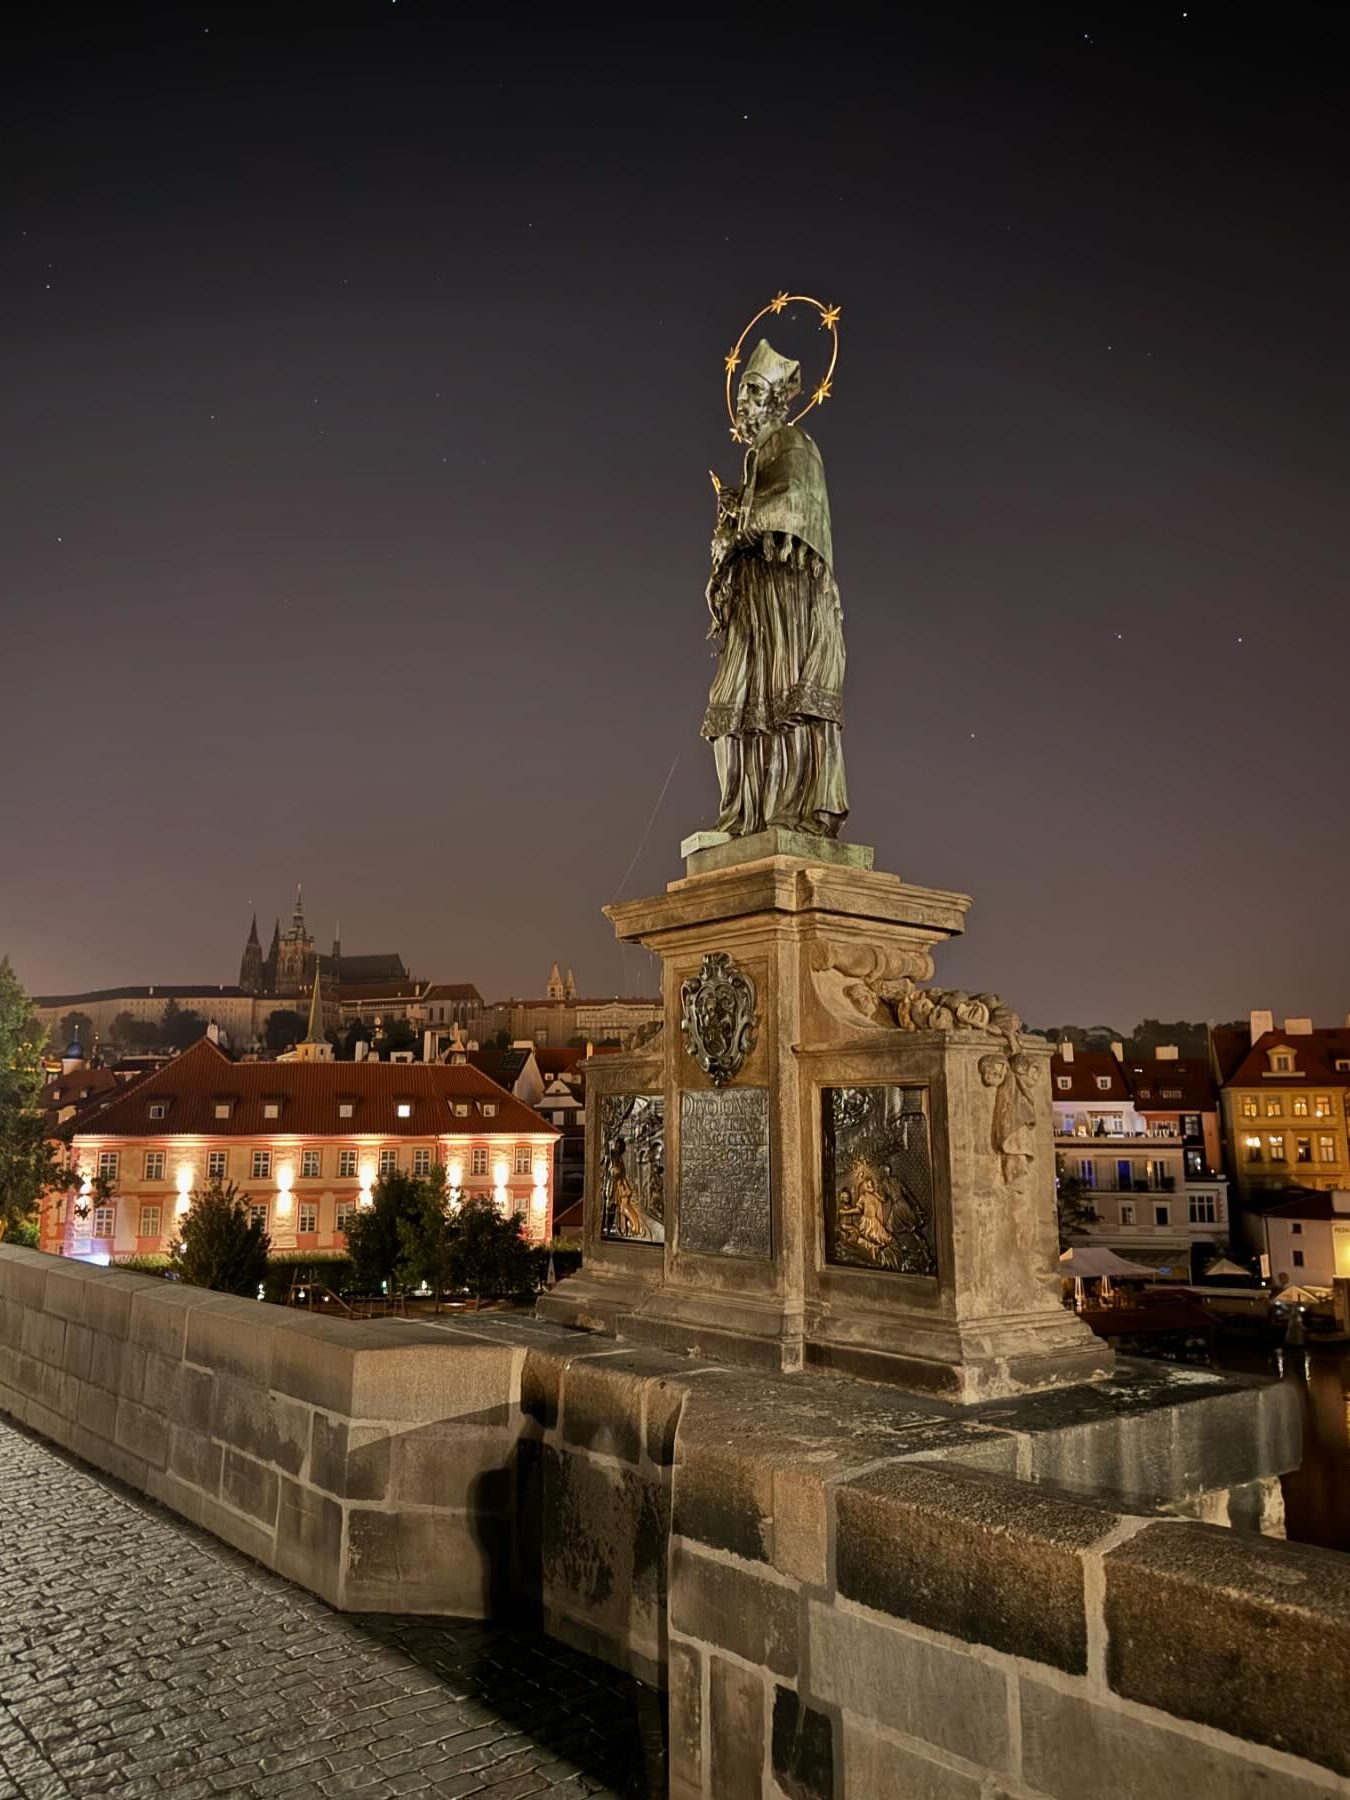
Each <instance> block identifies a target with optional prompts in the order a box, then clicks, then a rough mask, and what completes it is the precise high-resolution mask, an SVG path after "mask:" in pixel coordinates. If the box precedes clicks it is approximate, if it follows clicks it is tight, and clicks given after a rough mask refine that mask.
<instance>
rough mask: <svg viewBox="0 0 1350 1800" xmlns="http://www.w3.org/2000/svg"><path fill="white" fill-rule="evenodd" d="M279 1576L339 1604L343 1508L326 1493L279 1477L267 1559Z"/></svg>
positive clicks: (335, 1604) (333, 1603)
mask: <svg viewBox="0 0 1350 1800" xmlns="http://www.w3.org/2000/svg"><path fill="white" fill-rule="evenodd" d="M266 1560H268V1561H269V1562H270V1566H271V1567H272V1568H274V1569H275V1570H276V1571H277V1573H278V1574H279V1575H284V1576H286V1578H287V1579H288V1580H290V1581H298V1582H299V1583H300V1585H301V1587H307V1588H309V1590H310V1591H311V1593H315V1594H321V1595H322V1596H323V1597H324V1599H325V1600H327V1601H328V1602H329V1603H330V1605H334V1606H337V1605H340V1604H341V1603H342V1601H341V1591H342V1508H341V1506H340V1505H339V1504H338V1502H337V1501H336V1500H332V1499H330V1498H329V1497H328V1495H327V1494H320V1493H316V1492H315V1490H314V1489H313V1488H310V1487H305V1486H303V1485H302V1484H301V1483H300V1482H298V1481H292V1480H291V1478H290V1477H289V1476H288V1475H283V1476H282V1478H281V1497H280V1505H279V1507H278V1510H277V1527H276V1555H275V1560H272V1559H271V1557H270V1556H269V1558H268V1559H266Z"/></svg>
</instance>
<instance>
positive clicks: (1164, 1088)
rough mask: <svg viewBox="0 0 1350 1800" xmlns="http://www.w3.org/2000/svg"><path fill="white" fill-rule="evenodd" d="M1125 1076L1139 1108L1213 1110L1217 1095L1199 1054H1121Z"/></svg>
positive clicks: (1182, 1110)
mask: <svg viewBox="0 0 1350 1800" xmlns="http://www.w3.org/2000/svg"><path fill="white" fill-rule="evenodd" d="M1124 1067H1125V1079H1126V1081H1128V1082H1129V1084H1130V1087H1131V1088H1132V1089H1133V1090H1134V1103H1135V1105H1136V1106H1137V1107H1138V1109H1139V1111H1140V1112H1143V1113H1163V1112H1188V1113H1204V1112H1215V1111H1216V1110H1217V1109H1218V1104H1219V1096H1218V1091H1217V1089H1216V1088H1215V1086H1214V1077H1213V1075H1212V1074H1211V1073H1210V1068H1209V1064H1208V1063H1207V1062H1206V1061H1205V1059H1204V1058H1203V1057H1200V1056H1182V1057H1173V1058H1170V1059H1167V1058H1164V1059H1162V1060H1159V1059H1158V1058H1156V1057H1145V1058H1144V1059H1143V1060H1141V1061H1138V1062H1136V1061H1135V1060H1134V1059H1133V1058H1132V1057H1128V1056H1127V1057H1126V1058H1125V1064H1124Z"/></svg>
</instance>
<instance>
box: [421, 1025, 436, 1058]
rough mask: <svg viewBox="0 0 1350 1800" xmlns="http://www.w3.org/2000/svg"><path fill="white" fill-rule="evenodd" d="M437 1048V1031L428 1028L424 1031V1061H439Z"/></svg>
mask: <svg viewBox="0 0 1350 1800" xmlns="http://www.w3.org/2000/svg"><path fill="white" fill-rule="evenodd" d="M437 1049H438V1045H437V1042H436V1033H435V1032H434V1031H432V1030H430V1029H429V1028H428V1029H427V1030H426V1031H424V1032H423V1033H422V1061H423V1062H424V1063H429V1062H436V1061H438V1060H439V1058H438V1056H437Z"/></svg>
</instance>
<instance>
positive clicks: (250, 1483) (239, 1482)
mask: <svg viewBox="0 0 1350 1800" xmlns="http://www.w3.org/2000/svg"><path fill="white" fill-rule="evenodd" d="M278 1492H279V1484H278V1477H277V1472H276V1470H275V1469H269V1468H268V1467H267V1466H266V1465H265V1464H263V1463H260V1462H255V1461H254V1459H253V1458H252V1457H251V1456H241V1455H240V1453H239V1451H237V1450H228V1449H227V1450H226V1451H225V1462H224V1467H223V1468H222V1470H221V1478H220V1497H221V1499H222V1500H224V1501H225V1502H226V1504H227V1505H229V1506H232V1507H234V1509H235V1511H236V1512H242V1513H247V1514H248V1515H249V1517H250V1518H252V1519H257V1520H258V1522H259V1524H262V1525H267V1526H273V1525H275V1523H276V1516H277V1498H278Z"/></svg>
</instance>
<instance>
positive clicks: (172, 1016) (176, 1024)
mask: <svg viewBox="0 0 1350 1800" xmlns="http://www.w3.org/2000/svg"><path fill="white" fill-rule="evenodd" d="M159 1029H160V1036H161V1037H162V1038H163V1040H164V1042H165V1043H166V1044H167V1045H168V1047H169V1049H170V1050H186V1049H187V1047H188V1045H189V1044H195V1043H196V1041H197V1039H198V1038H199V1037H202V1036H204V1035H205V1032H206V1020H205V1019H204V1018H203V1017H202V1015H201V1014H200V1013H199V1012H194V1011H193V1010H192V1008H191V1007H190V1006H189V1007H182V1006H180V1005H179V1004H178V1002H177V1001H176V1000H170V1001H169V1004H168V1005H167V1006H166V1007H165V1008H164V1019H163V1023H162V1024H161V1025H160V1028H159Z"/></svg>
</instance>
